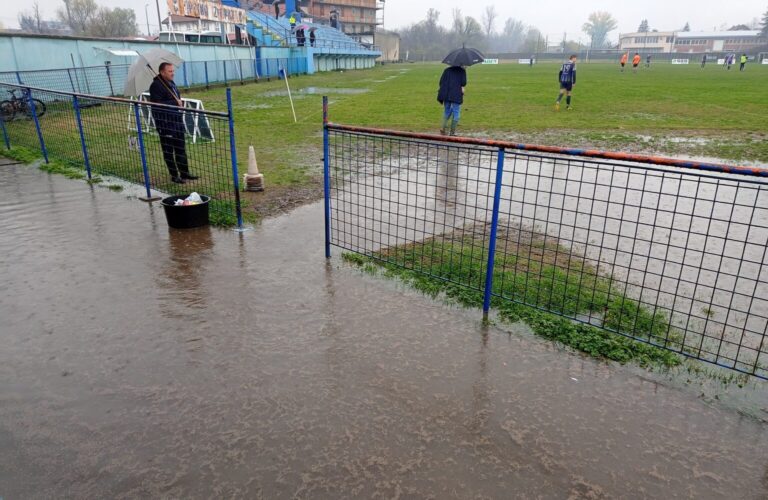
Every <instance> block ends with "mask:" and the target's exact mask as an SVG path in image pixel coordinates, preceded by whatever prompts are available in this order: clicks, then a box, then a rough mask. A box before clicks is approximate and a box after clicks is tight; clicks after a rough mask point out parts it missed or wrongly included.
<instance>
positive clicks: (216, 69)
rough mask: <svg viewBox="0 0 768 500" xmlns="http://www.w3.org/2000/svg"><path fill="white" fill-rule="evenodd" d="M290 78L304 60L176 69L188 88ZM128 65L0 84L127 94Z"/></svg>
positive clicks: (25, 76)
mask: <svg viewBox="0 0 768 500" xmlns="http://www.w3.org/2000/svg"><path fill="white" fill-rule="evenodd" d="M281 67H282V68H285V69H286V71H287V73H288V74H289V75H295V74H302V73H306V72H307V62H306V60H305V59H304V58H298V57H289V58H256V59H233V60H221V61H191V62H186V61H185V62H184V63H182V64H181V66H179V68H178V69H177V70H176V76H175V79H176V84H177V85H178V86H179V87H181V88H184V89H190V88H196V87H205V88H209V87H211V86H214V85H219V84H223V85H230V84H235V83H240V84H245V83H248V82H255V81H258V80H259V79H261V78H266V79H270V78H277V77H278V76H279V68H281ZM129 68H130V65H128V64H112V65H110V64H106V65H103V66H88V67H84V68H60V69H50V70H36V71H12V72H4V73H0V83H5V84H9V85H21V86H30V87H36V88H41V89H47V90H51V91H55V92H65V93H66V92H69V93H75V94H88V95H96V96H109V97H119V96H122V95H123V88H124V87H125V80H126V77H127V76H128V70H129Z"/></svg>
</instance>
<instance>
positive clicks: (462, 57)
mask: <svg viewBox="0 0 768 500" xmlns="http://www.w3.org/2000/svg"><path fill="white" fill-rule="evenodd" d="M483 61H485V56H484V55H483V53H482V52H480V51H479V50H477V49H468V48H466V47H462V48H460V49H456V50H454V51H453V52H451V53H450V54H448V55H447V56H445V59H443V64H447V65H449V66H472V65H473V64H477V63H481V62H483Z"/></svg>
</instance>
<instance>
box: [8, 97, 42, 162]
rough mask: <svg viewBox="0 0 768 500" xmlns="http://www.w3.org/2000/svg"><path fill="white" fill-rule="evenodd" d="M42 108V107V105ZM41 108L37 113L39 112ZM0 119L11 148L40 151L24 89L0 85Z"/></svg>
mask: <svg viewBox="0 0 768 500" xmlns="http://www.w3.org/2000/svg"><path fill="white" fill-rule="evenodd" d="M43 106H44V105H43ZM41 110H42V107H41V109H40V110H37V112H38V113H39V112H41ZM0 117H1V118H2V119H3V121H4V122H5V128H6V133H7V134H8V140H9V142H10V144H11V145H12V146H17V147H23V148H25V149H29V150H32V151H41V147H40V139H39V138H38V135H37V129H36V128H35V122H34V120H33V117H32V114H31V111H30V107H29V104H28V97H27V95H26V93H25V89H23V88H20V87H15V86H10V85H2V84H0Z"/></svg>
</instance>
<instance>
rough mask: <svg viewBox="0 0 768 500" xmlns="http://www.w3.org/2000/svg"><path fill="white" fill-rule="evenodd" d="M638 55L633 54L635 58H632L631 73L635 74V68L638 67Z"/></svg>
mask: <svg viewBox="0 0 768 500" xmlns="http://www.w3.org/2000/svg"><path fill="white" fill-rule="evenodd" d="M640 60H641V58H640V54H639V53H637V52H635V57H633V58H632V71H633V72H635V73H637V67H638V66H640Z"/></svg>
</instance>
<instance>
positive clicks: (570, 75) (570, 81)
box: [555, 54, 577, 111]
mask: <svg viewBox="0 0 768 500" xmlns="http://www.w3.org/2000/svg"><path fill="white" fill-rule="evenodd" d="M576 59H577V56H576V54H573V55H572V56H571V57H569V58H568V62H567V63H565V64H563V67H562V68H560V75H559V76H558V80H559V81H560V94H558V96H557V101H555V111H560V101H562V100H563V94H568V97H566V99H565V103H566V108H565V109H567V110H569V111H570V109H571V92H572V91H573V86H574V85H576Z"/></svg>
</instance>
